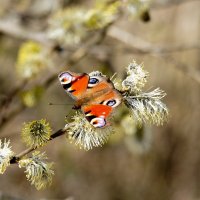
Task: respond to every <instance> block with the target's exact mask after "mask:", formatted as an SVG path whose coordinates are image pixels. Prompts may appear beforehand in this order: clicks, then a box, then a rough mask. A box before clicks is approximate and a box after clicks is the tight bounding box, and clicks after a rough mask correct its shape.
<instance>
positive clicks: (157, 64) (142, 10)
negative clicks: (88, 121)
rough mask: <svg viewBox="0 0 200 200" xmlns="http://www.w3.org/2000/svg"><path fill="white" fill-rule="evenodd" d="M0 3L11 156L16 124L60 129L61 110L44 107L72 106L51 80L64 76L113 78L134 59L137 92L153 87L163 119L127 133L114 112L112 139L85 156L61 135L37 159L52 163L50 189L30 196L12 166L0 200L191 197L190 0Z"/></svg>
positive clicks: (195, 134)
mask: <svg viewBox="0 0 200 200" xmlns="http://www.w3.org/2000/svg"><path fill="white" fill-rule="evenodd" d="M0 5H1V6H0V46H1V48H0V69H1V70H0V103H1V107H0V139H3V138H7V139H10V141H11V146H12V148H13V150H14V151H15V152H16V153H19V152H20V151H22V150H24V149H25V148H26V146H25V145H24V144H23V142H22V141H21V137H20V132H21V128H22V125H23V123H24V122H28V121H31V120H36V119H41V118H45V119H47V121H49V122H50V124H51V127H52V129H53V131H56V130H58V129H60V128H62V127H63V126H64V125H65V116H66V115H68V114H69V112H70V106H50V105H48V103H49V102H53V103H61V104H64V103H67V102H71V103H73V102H72V101H71V99H70V98H69V97H68V95H66V94H65V92H64V91H63V89H62V87H61V86H60V83H59V81H58V80H57V74H58V73H59V72H60V71H62V70H64V69H65V70H71V71H74V72H86V73H89V72H91V71H94V70H100V71H102V72H103V73H105V74H107V75H108V76H112V74H114V73H117V77H118V78H123V77H124V75H125V72H126V67H127V66H128V64H129V63H130V62H132V60H133V59H134V60H136V62H137V63H138V64H140V63H143V64H144V69H145V70H146V71H148V72H149V78H148V83H147V84H146V86H145V89H144V91H147V90H148V91H149V90H152V89H154V88H156V87H160V88H161V89H163V90H164V91H165V92H166V93H167V96H166V97H165V98H164V99H163V101H164V103H165V104H166V105H167V107H168V108H169V112H170V118H169V122H168V123H165V124H164V125H163V126H159V127H157V126H154V125H144V126H143V127H142V128H137V127H136V126H135V124H134V120H133V119H132V118H130V116H129V114H128V113H127V111H124V108H123V106H122V107H120V109H118V111H116V112H117V113H116V116H115V119H114V120H115V122H116V124H115V125H114V126H115V130H116V131H115V134H113V135H112V136H111V138H110V139H109V141H108V143H107V144H105V145H104V146H103V147H99V148H93V149H92V150H90V151H84V150H81V149H79V148H78V147H76V146H75V145H74V144H73V143H70V142H69V141H68V140H67V139H65V136H61V137H59V138H57V139H55V140H53V141H51V142H50V143H49V144H48V145H47V146H45V147H43V148H41V151H45V152H46V153H47V155H48V158H49V160H50V161H53V162H54V163H55V164H54V171H55V175H54V177H53V183H52V185H51V186H50V187H49V188H47V189H44V190H41V191H37V190H36V189H35V187H34V186H31V185H30V183H29V182H28V181H27V180H26V177H25V174H24V172H23V170H22V169H20V168H18V167H17V165H12V166H10V167H8V169H7V170H6V172H5V173H4V174H3V175H1V176H0V199H19V200H20V199H55V200H56V199H59V200H61V199H68V200H78V199H81V200H102V199H103V200H130V199H135V200H144V199H148V200H169V199H170V200H183V199H184V200H198V199H200V104H199V102H200V67H199V66H200V56H199V55H200V1H199V0H174V1H173V0H155V1H141V0H140V1H139V0H132V1H131V0H130V1H129V0H127V1H126V0H124V1H91V0H86V1H79V0H77V1H72V0H32V1H31V0H0ZM116 10H118V11H116ZM84 17H86V18H87V20H86V21H84V22H83V18H84ZM84 20H85V18H84ZM127 124H128V127H131V128H129V130H127V128H126V127H127Z"/></svg>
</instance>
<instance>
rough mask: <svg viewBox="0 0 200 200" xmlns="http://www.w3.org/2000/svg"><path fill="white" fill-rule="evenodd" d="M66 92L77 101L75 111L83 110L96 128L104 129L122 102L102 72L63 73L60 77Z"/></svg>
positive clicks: (117, 92)
mask: <svg viewBox="0 0 200 200" xmlns="http://www.w3.org/2000/svg"><path fill="white" fill-rule="evenodd" d="M58 78H59V80H60V83H61V85H62V86H63V88H64V89H65V91H66V92H67V93H68V94H69V95H70V96H71V97H72V98H73V99H74V100H75V105H74V107H73V108H74V109H81V110H82V112H83V113H84V114H85V116H86V119H87V120H88V121H89V122H90V124H91V125H93V126H94V127H96V128H102V127H104V126H106V125H108V123H107V120H106V119H107V118H108V116H109V115H110V114H111V112H112V110H113V108H115V107H117V106H118V105H119V104H120V103H121V100H122V96H121V94H120V92H119V91H118V90H116V89H115V88H114V85H113V83H112V82H111V81H110V80H109V79H107V78H106V77H104V76H103V75H102V74H101V73H100V72H93V73H90V74H86V73H83V74H76V73H73V72H69V71H66V72H62V73H60V74H59V76H58Z"/></svg>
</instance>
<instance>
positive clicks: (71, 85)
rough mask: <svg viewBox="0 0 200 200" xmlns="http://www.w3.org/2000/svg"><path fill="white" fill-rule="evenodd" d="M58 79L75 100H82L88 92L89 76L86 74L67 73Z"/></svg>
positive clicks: (63, 73)
mask: <svg viewBox="0 0 200 200" xmlns="http://www.w3.org/2000/svg"><path fill="white" fill-rule="evenodd" d="M58 78H59V80H60V83H61V85H62V86H63V88H64V89H65V91H66V92H67V93H68V94H69V95H70V96H71V97H72V98H73V99H75V100H78V99H81V97H82V96H83V94H84V93H85V92H86V90H87V86H88V81H89V75H88V74H86V73H83V74H76V73H73V72H69V71H66V72H62V73H60V74H59V75H58Z"/></svg>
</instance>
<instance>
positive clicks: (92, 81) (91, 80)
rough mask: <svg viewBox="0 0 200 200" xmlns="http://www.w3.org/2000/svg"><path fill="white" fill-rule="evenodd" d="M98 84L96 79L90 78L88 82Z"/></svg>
mask: <svg viewBox="0 0 200 200" xmlns="http://www.w3.org/2000/svg"><path fill="white" fill-rule="evenodd" d="M98 82H99V80H98V79H97V78H90V80H89V84H96V83H98Z"/></svg>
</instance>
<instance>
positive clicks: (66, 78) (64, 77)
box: [58, 72, 73, 84]
mask: <svg viewBox="0 0 200 200" xmlns="http://www.w3.org/2000/svg"><path fill="white" fill-rule="evenodd" d="M58 78H59V80H60V82H61V84H68V83H71V82H72V79H73V77H72V75H71V74H69V73H68V72H62V73H61V74H59V76H58Z"/></svg>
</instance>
